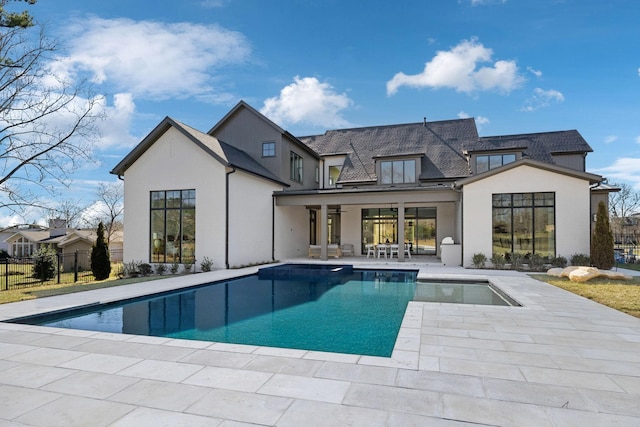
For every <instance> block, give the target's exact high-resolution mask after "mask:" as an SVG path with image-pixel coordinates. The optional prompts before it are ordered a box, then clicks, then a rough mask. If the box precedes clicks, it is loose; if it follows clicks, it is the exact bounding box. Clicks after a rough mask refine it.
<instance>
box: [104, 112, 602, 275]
mask: <svg viewBox="0 0 640 427" xmlns="http://www.w3.org/2000/svg"><path fill="white" fill-rule="evenodd" d="M590 152H592V149H591V147H590V146H589V144H588V143H587V142H586V141H585V140H584V138H583V137H582V136H581V135H580V133H579V132H578V131H576V130H568V131H556V132H543V133H533V134H519V135H501V136H492V137H480V136H479V135H478V133H477V128H476V124H475V121H474V120H473V119H457V120H445V121H436V122H428V121H427V120H426V119H425V120H424V121H423V122H418V123H409V124H399V125H387V126H370V127H362V128H351V129H337V130H330V131H327V132H325V133H324V134H321V135H313V136H305V137H296V136H294V135H292V134H290V133H289V132H287V131H286V130H284V129H282V128H281V127H280V126H278V125H277V124H275V123H274V122H272V121H271V120H269V119H268V118H266V117H265V116H264V115H262V114H260V113H259V112H258V111H257V110H255V109H254V108H253V107H251V106H250V105H248V104H247V103H245V102H243V101H241V102H240V103H238V104H237V105H236V106H235V107H234V108H233V109H232V110H231V111H229V113H227V114H226V115H225V116H224V117H223V118H222V119H221V120H220V121H219V122H218V123H217V124H215V125H214V126H213V127H212V128H211V130H209V131H208V132H207V133H204V132H200V131H198V130H195V129H193V128H191V127H189V126H187V125H185V124H183V123H180V122H178V121H176V120H173V119H171V118H168V117H167V118H165V119H164V120H162V122H161V123H160V124H158V126H156V128H155V129H153V130H152V131H151V133H150V134H149V135H148V136H146V137H145V138H144V139H143V140H142V141H141V142H140V144H138V146H136V147H135V148H134V149H133V150H132V151H131V152H130V153H129V154H128V155H127V156H126V157H125V158H124V159H123V160H122V161H121V162H120V163H119V164H118V165H116V167H115V168H114V169H113V171H112V173H114V174H116V175H118V176H120V177H121V178H123V179H124V183H125V207H126V208H125V209H126V216H125V218H126V219H125V230H126V235H127V238H126V240H125V242H124V258H125V260H145V261H148V262H153V263H171V262H193V261H194V260H196V261H197V260H199V259H202V258H203V257H205V256H206V257H208V258H210V259H212V260H213V261H214V266H215V267H217V268H232V267H238V266H242V265H249V264H252V263H259V262H265V261H272V260H281V259H287V258H294V257H306V256H307V254H310V253H311V250H310V249H311V248H310V245H313V247H314V250H316V249H317V250H318V251H319V252H318V253H317V255H318V256H319V258H321V259H327V258H328V256H329V254H336V252H335V251H334V247H335V245H343V244H349V247H350V246H351V245H353V246H354V250H355V255H356V256H363V255H366V254H367V252H368V250H367V249H368V247H369V245H375V244H382V243H386V242H389V243H396V244H399V245H403V244H404V246H406V248H407V252H405V251H402V250H401V251H399V253H398V254H397V255H396V256H397V259H398V261H400V262H402V261H404V260H405V259H406V258H407V257H408V256H410V255H437V256H440V255H441V253H442V249H443V246H444V245H442V244H441V242H442V241H443V240H445V238H448V239H446V240H445V241H448V240H451V241H453V242H454V245H453V246H451V247H449V246H447V247H446V249H447V250H448V251H450V250H451V249H450V248H456V251H458V255H457V258H456V257H455V256H454V257H453V259H456V261H455V262H456V263H457V264H462V265H464V266H469V265H471V264H472V262H471V259H472V257H473V255H474V254H475V253H483V254H485V255H486V256H487V257H488V258H489V257H491V256H492V255H494V254H496V255H503V254H510V253H513V252H518V253H521V254H523V255H526V256H529V255H531V254H539V255H541V256H544V257H555V256H560V255H564V256H565V257H567V258H568V257H569V256H571V255H572V254H574V253H589V251H590V236H591V227H592V215H593V213H595V212H596V207H597V203H596V201H597V200H601V199H606V196H607V194H608V191H609V190H607V188H606V187H602V186H600V185H599V184H600V183H601V182H602V181H603V179H602V177H601V176H599V175H596V174H592V173H588V172H586V170H585V165H586V156H587V154H588V153H590ZM454 252H455V251H454ZM338 254H339V253H338Z"/></svg>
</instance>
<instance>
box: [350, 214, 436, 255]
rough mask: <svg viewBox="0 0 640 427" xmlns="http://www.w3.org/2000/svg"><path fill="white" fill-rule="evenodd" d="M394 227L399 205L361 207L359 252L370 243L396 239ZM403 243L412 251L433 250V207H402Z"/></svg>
mask: <svg viewBox="0 0 640 427" xmlns="http://www.w3.org/2000/svg"><path fill="white" fill-rule="evenodd" d="M397 227H398V209H394V208H370V209H362V227H361V229H362V251H363V252H362V253H366V249H365V246H366V245H367V244H370V243H373V244H379V243H399V242H398V231H397ZM404 243H406V244H407V245H408V246H409V248H410V250H411V253H412V254H414V255H416V254H418V255H433V254H435V253H436V208H434V207H430V208H429V207H421V208H405V210H404Z"/></svg>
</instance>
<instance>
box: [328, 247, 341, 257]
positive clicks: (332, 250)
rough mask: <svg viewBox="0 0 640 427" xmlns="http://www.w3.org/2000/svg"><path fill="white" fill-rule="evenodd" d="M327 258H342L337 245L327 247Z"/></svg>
mask: <svg viewBox="0 0 640 427" xmlns="http://www.w3.org/2000/svg"><path fill="white" fill-rule="evenodd" d="M327 256H328V257H334V258H340V257H341V256H342V251H341V250H340V246H338V245H327Z"/></svg>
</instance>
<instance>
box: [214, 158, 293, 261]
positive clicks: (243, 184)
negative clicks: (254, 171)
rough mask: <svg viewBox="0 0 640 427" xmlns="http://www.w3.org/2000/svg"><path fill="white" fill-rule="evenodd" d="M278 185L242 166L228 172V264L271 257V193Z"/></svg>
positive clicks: (270, 258) (266, 259) (278, 187)
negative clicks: (245, 170) (231, 172)
mask: <svg viewBox="0 0 640 427" xmlns="http://www.w3.org/2000/svg"><path fill="white" fill-rule="evenodd" d="M281 189H282V186H278V185H277V184H275V183H273V182H272V181H267V180H265V179H262V178H259V177H256V176H254V175H251V174H248V173H245V172H243V171H241V170H236V172H234V173H233V174H231V175H230V181H229V194H230V204H229V267H231V268H234V267H240V266H246V265H249V264H255V263H263V262H269V261H271V260H272V241H273V238H272V233H271V230H272V227H273V225H272V218H273V215H272V194H273V192H274V191H276V190H281ZM223 204H224V203H223ZM220 238H221V239H222V240H223V241H224V233H223V234H222V236H220Z"/></svg>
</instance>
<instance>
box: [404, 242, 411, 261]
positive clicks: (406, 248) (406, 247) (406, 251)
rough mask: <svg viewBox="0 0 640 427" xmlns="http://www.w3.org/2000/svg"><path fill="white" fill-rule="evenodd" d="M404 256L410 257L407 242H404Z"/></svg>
mask: <svg viewBox="0 0 640 427" xmlns="http://www.w3.org/2000/svg"><path fill="white" fill-rule="evenodd" d="M404 256H405V258H409V259H411V249H410V248H409V244H408V243H405V244H404Z"/></svg>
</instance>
